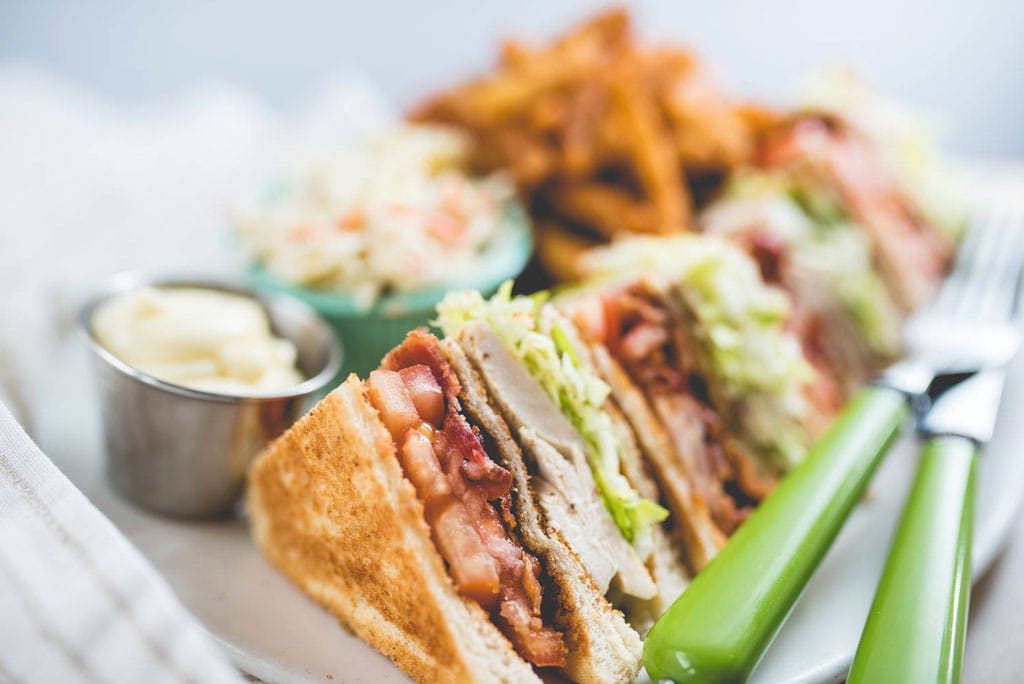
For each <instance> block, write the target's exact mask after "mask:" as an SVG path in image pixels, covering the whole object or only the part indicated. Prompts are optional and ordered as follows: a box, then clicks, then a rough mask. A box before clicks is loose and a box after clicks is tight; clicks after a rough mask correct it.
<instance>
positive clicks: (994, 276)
mask: <svg viewBox="0 0 1024 684" xmlns="http://www.w3.org/2000/svg"><path fill="white" fill-rule="evenodd" d="M1000 232H1001V234H1002V237H1003V238H1005V241H1004V242H1003V244H1001V245H1000V250H1001V251H1000V255H1001V256H1002V257H1003V258H1002V259H1001V260H1000V261H999V262H998V263H995V264H992V265H991V268H988V269H987V270H986V271H985V272H984V274H983V276H982V277H983V282H982V284H981V285H979V289H980V292H981V295H980V297H981V301H979V302H978V304H977V310H976V312H975V317H976V318H977V319H979V320H986V319H992V318H995V319H1005V318H1008V317H1009V316H1011V315H1012V314H1013V309H1014V304H1015V302H1016V298H1017V297H1016V295H1017V289H1018V285H1019V281H1020V274H1021V268H1022V266H1024V217H1022V216H1020V215H1019V212H1007V213H1006V214H1005V215H1004V216H1003V219H1002V221H1001V222H1000Z"/></svg>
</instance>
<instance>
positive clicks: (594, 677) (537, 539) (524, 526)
mask: <svg viewBox="0 0 1024 684" xmlns="http://www.w3.org/2000/svg"><path fill="white" fill-rule="evenodd" d="M441 348H442V351H443V352H444V354H445V356H446V357H447V358H448V361H449V362H450V363H451V364H452V367H453V368H454V369H455V373H456V375H457V376H458V377H459V382H460V383H461V384H462V394H460V396H459V399H460V401H461V402H462V405H463V409H464V410H465V412H466V415H467V416H468V417H469V418H470V419H471V420H472V421H473V423H474V424H476V425H478V426H479V427H480V428H481V430H482V431H483V432H484V433H485V434H486V436H487V437H488V438H489V439H490V441H491V443H493V444H494V446H495V449H496V451H497V453H496V454H494V457H495V458H497V459H499V460H500V462H501V465H503V466H504V467H506V468H508V469H509V470H510V471H511V473H512V478H513V487H512V491H513V499H512V506H513V512H514V513H515V517H516V520H517V521H518V523H519V527H518V530H519V534H520V537H521V539H522V542H523V545H524V546H525V547H526V548H527V549H529V550H530V551H531V552H532V553H533V554H534V555H535V556H537V558H538V559H539V560H540V561H541V563H542V564H543V566H544V568H545V570H546V576H547V578H548V579H549V580H550V581H551V583H552V584H553V585H554V588H555V590H556V591H555V598H556V600H557V602H558V610H557V611H556V615H555V621H556V626H557V627H558V628H559V629H561V630H563V631H564V632H565V635H566V640H567V645H568V647H569V653H568V663H567V667H566V671H567V673H568V674H569V675H570V676H571V677H572V679H573V680H574V681H578V682H622V681H630V680H632V679H633V678H634V677H635V676H636V674H637V672H638V670H639V668H640V640H639V638H638V636H637V634H636V632H634V631H633V630H632V629H630V627H629V626H628V625H627V624H626V621H625V619H624V618H623V616H622V613H620V612H619V611H617V610H615V609H614V608H613V607H612V606H611V604H609V603H608V601H607V600H606V599H605V597H604V596H602V595H601V593H600V591H599V590H598V589H597V587H596V586H595V585H594V582H593V580H592V579H591V578H590V576H589V574H588V573H587V571H586V569H585V568H584V567H583V564H582V563H581V562H580V560H579V558H577V557H576V555H575V554H574V553H573V551H572V550H571V549H570V548H569V545H568V544H567V543H566V542H565V540H564V539H563V538H562V536H561V534H560V533H559V532H558V531H557V529H555V528H554V527H553V526H552V525H550V524H549V523H548V521H547V520H545V518H544V514H543V512H542V509H541V507H540V506H539V505H538V503H537V500H536V494H535V493H534V491H533V488H532V486H531V484H530V475H529V473H528V470H527V466H526V463H525V461H524V460H523V454H522V451H521V450H520V448H519V445H518V444H517V443H516V442H515V440H514V439H513V438H512V434H511V432H510V431H509V428H508V426H507V425H506V424H505V421H504V420H503V419H502V418H501V417H500V416H499V415H498V413H497V412H496V411H495V410H494V409H493V408H492V407H491V404H490V400H489V397H488V393H487V390H486V389H485V387H486V385H485V383H484V380H483V378H481V377H480V374H479V372H478V371H477V369H476V368H474V366H473V365H472V363H471V362H470V360H469V359H468V358H467V357H466V354H465V353H464V352H463V350H462V348H461V347H460V346H459V345H458V344H457V343H456V342H454V341H452V340H444V341H443V342H442V343H441Z"/></svg>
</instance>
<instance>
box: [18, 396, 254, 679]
mask: <svg viewBox="0 0 1024 684" xmlns="http://www.w3.org/2000/svg"><path fill="white" fill-rule="evenodd" d="M6 681H10V682H196V683H197V684H198V683H206V682H210V683H211V684H213V683H216V682H239V681H242V677H241V675H240V674H239V673H238V672H237V671H236V670H235V669H234V668H233V667H232V666H231V665H230V663H229V662H228V660H227V657H226V656H225V654H224V653H223V652H222V651H221V650H220V649H219V648H217V646H216V645H215V644H214V642H213V641H212V639H211V638H210V636H209V635H208V634H207V633H206V632H204V631H203V629H202V628H201V627H200V626H199V624H198V623H197V622H196V621H195V619H194V618H192V616H191V615H190V614H189V613H188V612H187V611H186V610H185V609H184V608H183V607H182V606H181V604H180V603H179V602H178V600H177V599H176V598H175V597H174V594H173V593H172V592H171V590H170V587H168V585H167V583H166V582H165V581H164V580H163V578H161V577H160V575H159V574H158V573H157V572H156V570H154V569H153V567H152V566H151V565H150V564H149V563H148V562H147V561H146V560H145V559H144V558H143V557H142V555H141V554H140V553H139V552H138V551H137V550H136V549H135V548H134V547H133V546H132V545H131V544H130V543H129V542H128V540H127V539H125V538H124V536H123V535H122V534H121V533H120V532H119V531H118V530H117V529H116V528H115V527H114V526H113V525H112V524H111V523H110V521H109V520H107V519H106V518H105V517H104V516H103V515H102V514H101V513H100V512H99V511H98V510H96V508H95V507H94V506H93V505H92V504H90V503H89V501H87V500H86V498H85V497H84V496H83V495H82V493H81V492H79V491H78V489H76V488H75V486H74V485H72V484H71V482H70V481H69V480H68V479H67V478H66V477H64V475H63V474H61V472H60V471H59V470H57V468H56V467H55V466H54V465H53V463H51V462H50V460H49V459H48V458H46V456H44V455H43V453H42V452H41V451H40V450H39V449H38V448H37V447H36V445H35V444H33V443H32V440H30V439H29V437H28V435H27V434H25V432H24V430H22V429H21V427H19V425H18V424H17V422H15V420H14V417H13V416H12V415H11V414H10V412H9V411H8V410H7V409H6V408H5V407H3V406H2V405H0V682H6Z"/></svg>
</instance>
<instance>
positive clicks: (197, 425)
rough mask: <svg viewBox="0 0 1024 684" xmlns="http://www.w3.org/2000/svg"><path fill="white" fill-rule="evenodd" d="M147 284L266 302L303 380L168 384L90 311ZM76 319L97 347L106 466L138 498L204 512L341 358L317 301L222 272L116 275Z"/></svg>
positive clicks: (228, 499)
mask: <svg viewBox="0 0 1024 684" xmlns="http://www.w3.org/2000/svg"><path fill="white" fill-rule="evenodd" d="M147 286H149V287H200V288H207V289H215V290H221V291H227V292H232V293H236V294H241V295H245V296H248V297H252V298H253V299H255V300H256V301H258V302H260V303H261V304H262V305H263V307H264V309H265V310H266V312H267V315H268V317H269V319H270V323H271V327H272V328H273V331H274V334H276V335H278V336H280V337H284V338H286V339H289V340H291V341H292V342H293V343H294V344H295V346H296V348H297V350H298V366H299V370H300V371H301V372H302V374H303V375H304V376H305V377H306V378H308V379H307V380H305V381H304V382H302V383H301V384H299V385H296V386H294V387H291V388H288V389H287V390H284V391H280V392H274V393H272V394H254V395H247V396H234V395H225V394H213V393H210V392H203V391H200V390H194V389H189V388H187V387H182V386H180V385H174V384H172V383H169V382H165V381H163V380H158V379H157V378H154V377H152V376H150V375H147V374H145V373H142V372H141V371H139V370H137V369H135V368H132V367H131V366H129V365H127V364H126V363H124V362H123V361H121V360H120V359H118V358H117V357H116V356H114V355H113V354H112V353H110V352H109V351H107V350H106V349H104V348H103V346H102V345H101V344H100V343H99V341H98V340H97V339H96V337H95V335H94V334H93V331H92V325H91V322H92V316H93V312H94V311H95V310H96V308H97V307H98V306H99V305H100V304H101V303H102V302H104V301H106V300H107V299H108V298H110V297H112V296H114V295H116V294H120V293H123V292H128V291H130V290H134V289H137V288H140V287H147ZM78 321H79V325H80V326H81V328H82V330H83V331H84V332H85V337H86V339H87V340H88V343H89V346H90V347H91V348H92V351H93V352H94V354H93V355H92V356H93V359H94V363H93V366H94V371H95V376H96V378H97V380H98V382H99V393H100V404H101V411H102V416H103V433H104V437H105V440H106V448H107V475H108V477H109V479H110V481H111V482H112V483H113V485H114V486H115V487H116V488H117V490H118V491H120V492H121V493H122V494H123V495H124V496H125V497H127V498H128V499H130V500H131V501H133V502H134V503H136V504H138V505H140V506H143V507H145V508H148V509H150V510H153V511H156V512H159V513H164V514H168V515H174V516H185V517H210V516H216V515H220V514H223V513H226V512H228V511H229V510H231V508H232V507H233V505H234V504H235V503H236V501H237V500H238V498H239V496H240V494H241V492H242V488H243V485H244V482H245V472H246V469H247V468H248V466H249V463H250V462H251V461H252V459H253V457H254V456H255V455H256V454H257V453H258V452H259V451H260V449H262V448H263V447H264V446H265V445H266V444H267V443H269V442H270V441H271V440H273V439H274V438H275V437H277V436H278V435H279V434H281V433H282V432H284V430H285V429H287V428H288V426H290V425H291V424H292V423H293V422H295V420H296V419H297V418H298V417H299V416H300V415H301V413H302V412H303V411H304V410H305V409H306V408H307V405H308V404H310V403H312V401H313V400H314V399H316V398H317V397H318V396H319V394H320V392H321V391H322V390H323V389H324V388H325V387H326V386H327V384H328V383H329V382H331V380H333V379H334V378H335V376H336V375H337V373H338V371H339V368H340V367H341V353H342V352H341V345H340V343H339V342H338V340H337V338H336V337H335V336H334V333H333V332H332V331H331V329H330V327H329V326H328V325H327V324H326V323H325V322H324V321H323V320H322V319H321V318H320V317H319V316H318V315H317V314H316V312H315V311H313V309H311V308H310V307H308V306H306V305H305V304H303V303H302V302H300V301H298V300H296V299H294V298H291V297H287V296H283V295H275V296H272V297H267V296H261V295H259V294H256V293H255V292H254V291H252V290H249V289H247V288H245V287H241V286H238V285H234V284H230V283H226V282H223V281H219V280H211V279H206V278H191V277H166V278H165V277H160V278H146V277H143V276H140V275H138V274H130V273H129V274H122V275H120V276H117V277H115V278H114V279H113V280H112V281H111V286H110V287H108V288H106V289H105V290H104V291H103V292H102V293H100V294H99V295H97V296H96V297H94V298H93V299H91V300H90V301H89V302H88V303H87V304H86V305H85V306H84V307H83V308H82V310H81V311H80V313H79V317H78Z"/></svg>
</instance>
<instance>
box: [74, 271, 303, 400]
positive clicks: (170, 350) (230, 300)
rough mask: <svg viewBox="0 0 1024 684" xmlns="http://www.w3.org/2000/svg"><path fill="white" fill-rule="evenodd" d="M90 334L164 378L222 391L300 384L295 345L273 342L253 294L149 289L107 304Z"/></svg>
mask: <svg viewBox="0 0 1024 684" xmlns="http://www.w3.org/2000/svg"><path fill="white" fill-rule="evenodd" d="M92 331H93V334H94V335H95V336H96V338H97V340H98V341H99V343H100V344H101V345H103V346H104V347H105V348H106V349H107V350H108V351H109V352H111V353H112V354H114V355H115V356H116V357H118V358H119V359H121V361H123V362H125V363H126V364H128V365H129V366H132V367H134V368H137V369H138V370H140V371H142V372H143V373H146V374H148V375H152V376H153V377H155V378H159V379H160V380H165V381H167V382H171V383H174V384H176V385H183V386H185V387H191V388H193V389H198V390H203V391H206V392H216V393H218V394H238V395H246V394H255V393H264V392H274V391H278V390H282V389H285V388H288V387H292V386H294V385H297V384H299V383H301V382H302V381H303V379H304V378H303V377H302V375H301V374H300V373H299V371H298V370H297V369H296V367H295V360H296V350H295V345H294V344H292V343H291V342H290V341H288V340H284V339H280V338H277V337H274V335H273V333H272V332H271V330H270V321H269V320H268V319H267V315H266V312H264V310H263V308H262V307H261V306H260V304H259V303H258V302H256V301H255V300H253V299H252V298H250V297H245V296H243V295H237V294H231V293H228V292H222V291H219V290H207V289H200V288H177V287H175V288H171V287H168V288H159V289H158V288H146V289H141V290H135V291H132V292H127V293H124V294H121V295H118V296H116V297H113V298H111V299H110V300H109V301H107V302H104V303H103V304H102V305H101V306H100V307H99V308H98V309H97V310H96V313H94V314H93V317H92Z"/></svg>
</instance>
